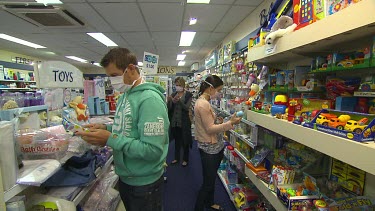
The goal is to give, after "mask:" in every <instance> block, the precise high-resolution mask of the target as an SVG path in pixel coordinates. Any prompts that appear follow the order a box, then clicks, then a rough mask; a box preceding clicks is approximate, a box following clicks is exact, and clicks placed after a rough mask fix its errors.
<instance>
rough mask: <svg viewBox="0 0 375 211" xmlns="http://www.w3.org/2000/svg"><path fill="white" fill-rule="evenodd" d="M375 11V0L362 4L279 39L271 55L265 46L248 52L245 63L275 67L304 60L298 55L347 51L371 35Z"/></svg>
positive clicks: (368, 0)
mask: <svg viewBox="0 0 375 211" xmlns="http://www.w3.org/2000/svg"><path fill="white" fill-rule="evenodd" d="M374 11H375V1H374V0H362V1H361V2H358V3H356V4H354V5H351V6H350V7H348V8H346V9H344V10H342V11H340V12H337V13H335V14H333V15H330V16H327V17H325V18H324V19H322V20H320V21H317V22H315V23H313V24H311V25H308V26H306V27H303V28H301V29H299V30H297V31H294V32H292V33H290V34H287V35H285V36H283V37H281V38H279V40H278V41H277V43H276V52H275V53H273V54H269V55H266V54H265V46H261V47H254V48H251V49H249V52H248V61H249V62H258V63H278V62H286V61H290V60H294V61H295V60H298V59H302V58H306V57H304V56H301V55H305V56H312V55H314V54H315V55H319V54H323V55H324V54H327V52H331V51H332V50H343V49H345V48H347V49H350V48H351V46H352V45H358V44H359V41H360V42H362V40H363V39H362V38H364V37H368V38H369V37H371V36H373V35H374V30H373V28H371V27H373V26H374V23H375V15H374ZM358 14H361V15H358ZM344 43H345V44H344ZM347 44H348V45H347ZM357 47H360V46H357ZM324 52H325V53H324Z"/></svg>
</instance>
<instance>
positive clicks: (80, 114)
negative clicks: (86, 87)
mask: <svg viewBox="0 0 375 211" xmlns="http://www.w3.org/2000/svg"><path fill="white" fill-rule="evenodd" d="M69 107H71V108H74V110H75V111H76V113H77V120H78V121H87V119H88V118H89V117H88V116H86V109H87V105H85V104H83V99H82V97H81V96H77V97H75V98H74V99H73V100H72V101H71V102H70V103H69Z"/></svg>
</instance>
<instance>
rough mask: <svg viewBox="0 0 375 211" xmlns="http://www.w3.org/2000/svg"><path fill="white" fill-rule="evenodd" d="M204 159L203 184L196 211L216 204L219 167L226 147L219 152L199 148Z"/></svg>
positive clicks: (201, 210) (196, 203)
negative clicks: (215, 194) (216, 182)
mask: <svg viewBox="0 0 375 211" xmlns="http://www.w3.org/2000/svg"><path fill="white" fill-rule="evenodd" d="M199 152H200V154H201V160H202V171H203V184H202V186H201V189H200V190H199V194H198V198H197V201H196V202H195V211H203V210H204V207H210V206H212V205H214V204H215V203H214V193H215V180H216V176H217V169H218V168H219V166H220V163H221V160H222V159H223V156H224V149H223V150H221V151H220V152H219V153H217V154H207V153H205V152H204V151H203V150H201V149H199Z"/></svg>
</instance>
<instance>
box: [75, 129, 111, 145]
mask: <svg viewBox="0 0 375 211" xmlns="http://www.w3.org/2000/svg"><path fill="white" fill-rule="evenodd" d="M75 135H77V136H81V138H82V139H83V140H84V141H86V142H87V143H89V144H92V145H97V146H105V145H106V144H107V141H108V138H109V137H110V136H111V132H109V131H108V130H102V129H91V128H90V131H87V132H85V131H82V132H76V133H75Z"/></svg>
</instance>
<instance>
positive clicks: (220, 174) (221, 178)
mask: <svg viewBox="0 0 375 211" xmlns="http://www.w3.org/2000/svg"><path fill="white" fill-rule="evenodd" d="M217 175H218V176H219V178H220V181H221V183H223V186H224V188H225V190H226V191H227V193H228V196H229V198H230V200H231V201H232V202H233V205H234V207H236V204H235V203H234V199H233V195H232V193H231V192H230V190H229V188H228V184H227V182H226V181H225V178H224V177H223V175H222V173H221V172H219V171H218V172H217ZM236 210H238V211H241V209H237V207H236Z"/></svg>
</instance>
